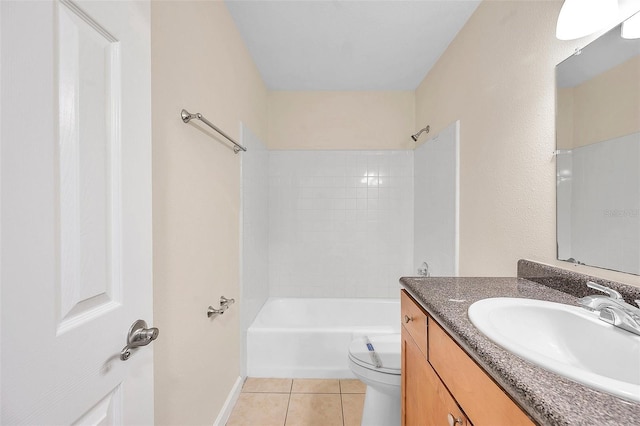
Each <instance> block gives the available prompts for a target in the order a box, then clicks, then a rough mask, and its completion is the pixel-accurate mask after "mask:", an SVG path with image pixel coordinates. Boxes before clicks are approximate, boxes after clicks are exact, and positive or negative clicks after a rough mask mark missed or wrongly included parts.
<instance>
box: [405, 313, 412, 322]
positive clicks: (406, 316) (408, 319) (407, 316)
mask: <svg viewBox="0 0 640 426" xmlns="http://www.w3.org/2000/svg"><path fill="white" fill-rule="evenodd" d="M411 320H412V318H409V315H405V316H404V323H405V324H408V323H409V321H411Z"/></svg>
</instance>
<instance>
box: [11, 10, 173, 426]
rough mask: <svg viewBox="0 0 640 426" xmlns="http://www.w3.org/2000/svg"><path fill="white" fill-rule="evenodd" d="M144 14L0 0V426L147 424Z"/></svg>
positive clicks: (149, 306) (148, 170)
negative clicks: (140, 326)
mask: <svg viewBox="0 0 640 426" xmlns="http://www.w3.org/2000/svg"><path fill="white" fill-rule="evenodd" d="M149 17H150V13H149V4H148V2H123V1H113V2H100V1H78V2H75V1H70V0H61V1H57V0H56V1H54V0H47V1H6V0H3V1H0V20H1V26H0V43H1V51H0V52H1V54H0V70H1V79H0V89H1V93H2V100H1V104H0V135H1V140H0V141H1V146H0V203H1V205H0V208H1V210H0V223H1V227H0V236H1V248H0V249H1V257H0V262H1V263H0V274H1V275H0V276H1V284H2V287H1V288H2V293H1V307H2V311H1V313H2V316H1V324H0V325H1V329H2V341H1V358H0V363H1V376H0V378H1V391H2V392H1V398H2V413H1V414H2V416H1V419H0V422H1V423H2V424H6V425H9V424H40V425H53V424H127V425H132V424H151V423H153V364H152V361H153V351H152V348H153V344H150V345H147V346H143V347H140V348H138V349H136V350H134V351H132V355H131V357H130V358H129V359H128V360H127V361H122V360H121V359H120V351H121V350H122V349H123V347H124V346H125V344H126V334H127V332H128V330H129V328H130V326H131V325H132V323H133V322H134V321H135V320H138V319H143V320H146V321H147V322H148V323H149V325H150V326H151V325H152V282H151V278H152V277H151V272H152V265H151V261H152V256H151V129H150V126H151V112H150V40H149V37H150V34H149V32H150V30H149V28H150V27H149V19H150V18H149ZM159 338H160V339H162V335H160V337H159Z"/></svg>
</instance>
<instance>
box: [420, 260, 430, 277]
mask: <svg viewBox="0 0 640 426" xmlns="http://www.w3.org/2000/svg"><path fill="white" fill-rule="evenodd" d="M418 275H420V276H422V277H430V276H431V273H430V272H429V264H428V263H427V262H422V266H421V267H420V268H418Z"/></svg>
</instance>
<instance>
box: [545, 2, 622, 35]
mask: <svg viewBox="0 0 640 426" xmlns="http://www.w3.org/2000/svg"><path fill="white" fill-rule="evenodd" d="M617 15H618V1H617V0H565V1H564V4H563V5H562V9H560V15H559V16H558V25H557V26H556V38H558V39H559V40H574V39H577V38H581V37H584V36H587V35H589V34H593V33H595V32H596V31H599V30H602V29H604V28H605V27H606V26H607V25H609V24H610V23H611V22H612V21H614V20H615V19H616V17H617Z"/></svg>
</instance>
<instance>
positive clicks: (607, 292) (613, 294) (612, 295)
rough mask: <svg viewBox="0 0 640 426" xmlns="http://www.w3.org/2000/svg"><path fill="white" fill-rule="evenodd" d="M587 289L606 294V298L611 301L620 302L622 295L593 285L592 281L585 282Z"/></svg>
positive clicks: (601, 286) (610, 289)
mask: <svg viewBox="0 0 640 426" xmlns="http://www.w3.org/2000/svg"><path fill="white" fill-rule="evenodd" d="M587 287H589V288H592V289H594V290H598V291H601V292H603V293H606V294H607V296H609V297H611V298H613V299H617V300H622V295H621V294H620V293H618V292H617V291H615V290H614V289H612V288H609V287H605V286H603V285H600V284H597V283H594V282H593V281H587Z"/></svg>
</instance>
